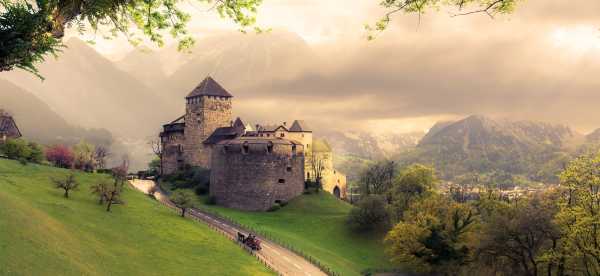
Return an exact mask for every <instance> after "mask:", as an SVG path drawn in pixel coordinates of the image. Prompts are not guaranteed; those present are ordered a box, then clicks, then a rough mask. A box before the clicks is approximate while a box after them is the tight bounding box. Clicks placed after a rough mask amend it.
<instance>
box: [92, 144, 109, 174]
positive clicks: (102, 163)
mask: <svg viewBox="0 0 600 276" xmlns="http://www.w3.org/2000/svg"><path fill="white" fill-rule="evenodd" d="M108 156H110V151H109V150H108V149H107V148H106V147H104V146H102V145H98V146H96V149H95V151H94V163H95V164H96V167H97V168H98V169H104V168H106V158H107V157H108Z"/></svg>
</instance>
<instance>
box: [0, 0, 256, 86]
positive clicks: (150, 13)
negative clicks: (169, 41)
mask: <svg viewBox="0 0 600 276" xmlns="http://www.w3.org/2000/svg"><path fill="white" fill-rule="evenodd" d="M181 1H182V0H95V1H86V0H36V1H35V2H34V1H28V0H0V72H1V71H9V70H13V69H14V68H21V69H24V70H26V71H29V72H31V73H34V74H36V75H38V76H39V77H41V76H40V75H39V72H38V70H37V68H36V64H38V63H40V62H42V61H44V59H45V58H46V57H47V56H48V55H51V56H57V55H58V53H59V52H60V51H61V50H62V49H63V47H64V46H63V45H62V38H63V36H64V34H65V29H66V28H68V27H71V26H76V27H77V28H78V29H79V31H80V32H84V31H86V30H85V28H86V26H90V27H91V29H92V31H93V32H98V31H99V30H100V29H101V28H102V29H104V28H108V29H110V33H111V36H117V35H118V34H123V35H125V36H126V37H127V38H128V39H129V41H130V42H131V43H133V44H134V45H135V44H137V43H139V42H140V41H141V40H142V38H140V37H138V36H137V35H136V31H137V33H140V32H141V33H142V35H141V37H146V38H149V39H150V40H151V41H152V42H153V43H156V44H157V45H159V46H162V45H163V44H164V34H165V33H168V34H170V35H171V36H172V37H173V38H175V39H177V40H178V42H179V49H180V50H183V49H186V48H189V47H190V46H192V45H193V43H194V40H193V38H192V37H191V36H189V34H188V31H187V28H186V26H187V23H188V21H189V19H190V15H189V14H187V13H185V12H183V11H182V10H181V9H180V8H179V7H178V4H179V3H180V2H181ZM196 1H197V2H199V3H212V4H213V5H214V9H215V10H216V11H217V12H218V13H219V14H220V15H221V16H222V17H224V18H229V19H231V20H232V21H234V22H235V23H237V24H238V25H240V27H241V28H246V27H248V26H251V25H253V24H254V23H255V14H256V9H257V7H258V6H259V5H260V3H261V2H262V0H196Z"/></svg>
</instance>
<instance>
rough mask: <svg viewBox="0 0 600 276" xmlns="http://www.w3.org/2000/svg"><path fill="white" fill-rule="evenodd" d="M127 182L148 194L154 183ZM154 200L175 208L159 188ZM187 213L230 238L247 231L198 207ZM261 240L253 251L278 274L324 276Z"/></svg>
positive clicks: (293, 254)
mask: <svg viewBox="0 0 600 276" xmlns="http://www.w3.org/2000/svg"><path fill="white" fill-rule="evenodd" d="M129 183H130V184H131V185H132V186H133V187H135V188H136V189H137V190H139V191H141V192H143V193H145V194H148V193H149V192H150V191H151V189H152V188H153V187H155V186H156V183H154V181H152V180H139V179H135V180H130V181H129ZM154 197H155V198H156V200H158V201H160V202H162V203H163V204H165V205H167V206H169V207H171V208H176V207H175V206H173V203H172V202H171V201H170V200H169V199H168V197H167V196H166V195H165V194H164V193H163V192H162V191H160V190H158V191H157V192H155V193H154ZM188 215H189V216H191V217H193V218H195V219H196V220H199V221H202V222H204V223H206V224H208V225H209V226H212V228H216V229H218V230H219V231H220V232H222V233H224V234H225V235H226V236H227V237H228V238H230V239H233V240H235V239H237V233H238V232H241V233H244V234H245V235H248V231H247V230H245V229H239V228H238V227H237V226H235V225H231V224H230V223H229V222H227V221H224V220H221V219H219V218H217V217H215V216H212V215H211V214H209V213H206V212H203V211H201V210H198V209H193V210H191V211H190V212H188ZM259 238H260V240H261V245H262V250H260V251H255V254H256V257H257V258H259V259H260V260H261V261H262V262H264V263H265V264H266V265H268V266H270V267H271V268H272V269H273V270H275V271H276V272H277V273H279V274H280V275H290V276H300V275H302V276H325V275H327V274H325V273H324V272H323V271H321V270H320V269H319V268H318V267H317V266H315V265H313V264H312V263H310V262H309V261H307V260H306V259H304V258H303V257H301V256H299V255H297V254H295V253H294V252H292V251H290V250H288V249H286V248H284V247H281V246H279V245H277V244H275V243H273V242H271V241H269V240H265V239H264V238H263V237H259Z"/></svg>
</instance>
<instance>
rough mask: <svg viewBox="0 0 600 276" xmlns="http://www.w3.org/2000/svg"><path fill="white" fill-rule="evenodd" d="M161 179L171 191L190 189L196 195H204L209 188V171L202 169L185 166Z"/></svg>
mask: <svg viewBox="0 0 600 276" xmlns="http://www.w3.org/2000/svg"><path fill="white" fill-rule="evenodd" d="M163 179H164V181H165V182H168V183H169V184H170V185H169V186H171V187H172V188H173V189H192V190H194V192H195V193H196V194H198V195H205V194H207V193H208V191H209V187H210V170H208V169H205V168H202V167H192V166H185V167H184V168H183V169H181V170H178V171H176V172H175V173H173V174H170V175H167V176H165V177H164V178H163Z"/></svg>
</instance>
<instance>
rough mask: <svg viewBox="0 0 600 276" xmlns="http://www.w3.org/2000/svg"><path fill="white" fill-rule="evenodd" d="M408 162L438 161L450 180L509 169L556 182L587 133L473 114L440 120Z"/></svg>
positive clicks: (538, 178) (443, 174)
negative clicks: (566, 159) (562, 163)
mask: <svg viewBox="0 0 600 276" xmlns="http://www.w3.org/2000/svg"><path fill="white" fill-rule="evenodd" d="M432 130H433V131H429V133H427V135H425V137H423V139H422V140H421V141H420V142H419V144H418V145H417V147H416V148H415V149H414V150H413V151H411V152H410V153H407V154H405V155H404V156H402V157H401V160H402V163H412V162H421V163H428V164H433V165H434V166H435V167H436V169H437V170H438V171H439V172H440V174H441V175H442V177H443V178H445V179H454V178H455V177H457V176H460V175H463V174H467V173H480V174H485V173H494V172H504V173H508V174H511V175H523V176H524V177H526V178H527V179H529V180H534V181H543V182H556V181H557V179H556V175H555V171H556V169H558V168H550V167H548V166H549V164H553V165H552V166H558V165H559V164H560V162H559V161H558V160H564V157H565V156H566V155H570V154H573V153H574V152H575V151H576V150H577V149H578V147H580V146H581V145H582V144H583V142H584V140H585V137H584V136H583V135H582V134H580V133H577V132H576V131H574V130H572V129H571V128H569V127H568V126H563V125H555V124H549V123H542V122H531V121H510V120H495V119H492V118H489V117H485V116H478V115H474V116H470V117H467V118H465V119H463V120H460V121H457V122H452V123H448V122H445V123H441V124H437V125H436V126H434V127H433V128H432Z"/></svg>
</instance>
